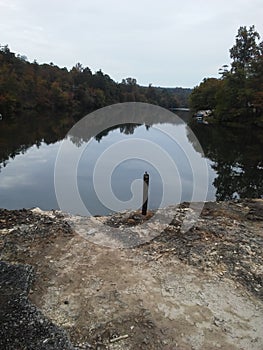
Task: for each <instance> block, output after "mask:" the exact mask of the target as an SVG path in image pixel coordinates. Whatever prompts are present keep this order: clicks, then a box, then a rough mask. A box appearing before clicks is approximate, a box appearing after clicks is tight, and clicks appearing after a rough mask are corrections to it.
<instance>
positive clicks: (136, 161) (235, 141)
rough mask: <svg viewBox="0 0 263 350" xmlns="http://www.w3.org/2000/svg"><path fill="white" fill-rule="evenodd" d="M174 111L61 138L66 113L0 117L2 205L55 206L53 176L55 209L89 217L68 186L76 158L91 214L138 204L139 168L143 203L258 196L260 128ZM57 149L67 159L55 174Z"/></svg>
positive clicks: (262, 179) (262, 173) (262, 172)
mask: <svg viewBox="0 0 263 350" xmlns="http://www.w3.org/2000/svg"><path fill="white" fill-rule="evenodd" d="M177 114H180V118H181V119H175V120H166V118H164V119H163V120H161V121H160V122H157V123H154V122H149V123H148V125H140V124H138V123H126V124H122V123H120V125H117V126H113V127H110V128H108V129H106V130H103V131H101V132H100V133H99V134H95V135H92V132H91V133H90V134H88V136H87V137H82V136H81V137H80V136H79V135H74V132H73V133H71V134H68V135H67V133H68V131H69V130H70V129H71V127H72V126H73V125H74V123H75V121H74V120H73V119H72V118H70V117H59V118H58V117H57V118H55V117H53V118H50V117H47V116H38V118H36V116H34V117H33V116H31V117H21V118H20V120H17V121H16V120H12V121H9V122H7V121H5V120H2V121H0V207H2V208H7V209H18V208H23V207H25V208H32V207H36V206H37V207H40V208H41V209H44V210H49V209H59V208H61V203H58V202H59V201H58V199H57V197H56V191H55V185H54V180H56V181H55V182H57V184H56V186H57V187H61V191H64V192H63V193H65V197H64V198H63V205H62V207H63V208H61V209H63V210H66V211H69V212H72V213H78V214H81V215H85V214H87V213H86V212H85V211H83V209H82V207H81V206H80V207H79V206H78V205H77V204H76V203H75V202H74V199H73V197H72V195H71V192H70V189H69V187H70V186H71V184H69V182H68V177H69V172H70V171H69V169H71V168H69V167H71V162H72V161H73V160H75V159H76V157H78V161H77V163H76V164H77V166H76V169H75V180H76V188H77V189H78V193H79V196H80V198H81V201H82V203H83V204H84V206H85V207H86V208H87V210H88V212H89V213H90V214H92V215H95V214H97V215H104V214H109V213H110V212H112V211H119V210H123V209H137V208H139V207H140V206H141V201H142V177H143V174H144V172H145V171H147V172H148V173H149V174H150V186H149V208H158V207H160V206H166V205H170V204H174V203H179V202H183V201H191V200H192V199H193V198H194V200H202V201H203V200H212V201H214V200H228V199H232V198H239V197H242V198H244V197H262V195H263V159H262V158H263V156H262V150H263V130H262V129H249V130H248V129H229V128H223V127H215V126H210V125H200V124H196V123H191V128H189V127H187V124H186V123H188V122H189V121H191V116H190V115H189V113H187V112H180V113H179V112H177ZM93 129H94V128H93ZM191 130H192V131H193V134H192V133H191ZM66 135H67V136H66ZM171 135H172V136H171ZM198 143H200V145H201V147H202V150H203V153H202V150H200V147H199V144H198ZM61 147H62V149H64V150H65V149H66V152H67V153H66V154H67V157H66V158H65V160H63V159H61V164H60V169H59V172H58V174H57V176H58V178H57V179H56V178H55V176H54V169H55V165H56V164H58V161H57V157H58V155H59V157H60V152H61ZM56 162H57V163H56ZM94 174H95V175H94ZM56 190H57V188H56ZM67 191H68V193H67ZM58 192H59V190H58ZM193 193H194V196H193ZM73 196H74V195H73Z"/></svg>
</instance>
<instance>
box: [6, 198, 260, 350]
mask: <svg viewBox="0 0 263 350" xmlns="http://www.w3.org/2000/svg"><path fill="white" fill-rule="evenodd" d="M182 210H188V209H187V205H185V206H183V205H182V206H181V207H180V208H174V211H175V212H174V220H173V222H171V224H170V225H169V227H168V228H167V229H166V230H165V231H164V232H162V233H161V234H160V235H159V236H157V237H155V238H153V239H152V240H150V241H149V242H145V243H144V244H140V245H138V246H133V247H131V248H123V247H118V248H116V247H114V246H112V247H109V246H103V245H99V244H96V243H94V242H96V240H94V239H92V237H91V239H90V237H88V239H87V238H85V236H84V235H83V234H78V233H77V232H76V230H74V225H73V229H72V226H71V225H69V224H68V222H69V221H70V219H69V218H67V217H66V218H65V217H63V216H62V215H61V214H60V213H58V212H47V213H44V212H40V211H38V210H33V211H27V210H24V211H7V210H1V212H0V214H1V215H0V237H1V241H0V248H1V260H2V261H4V262H6V263H7V264H8V266H9V267H10V266H11V267H12V266H16V267H19V268H20V269H21V266H22V267H23V266H27V267H30V268H31V266H32V267H33V268H32V271H31V270H30V271H27V273H28V275H27V276H32V281H31V280H29V279H28V281H27V284H26V286H25V287H23V286H22V287H21V286H20V284H19V277H17V276H16V278H15V280H16V287H15V288H16V289H15V288H14V287H12V286H13V285H12V284H10V283H11V282H10V283H9V279H10V276H12V274H13V275H14V271H12V272H10V274H9V275H8V276H9V277H8V278H6V277H5V279H3V278H2V279H1V280H0V286H1V289H0V291H2V296H4V295H7V294H8V293H9V294H8V295H9V297H8V298H7V299H5V298H2V299H1V300H2V304H1V302H0V304H1V305H0V306H2V307H3V303H4V301H5V304H4V305H5V307H4V313H2V315H1V313H0V317H2V320H1V321H3V322H2V329H1V330H0V333H1V338H0V345H1V342H2V348H3V349H112V350H113V349H116V350H117V349H119V350H126V349H127V350H135V349H167V350H168V349H180V350H190V349H195V350H201V349H202V350H206V349H207V350H208V349H209V350H210V349H227V350H228V349H229V350H231V349H233V350H234V349H239V350H240V349H244V350H262V349H263V332H262V330H263V289H262V287H263V283H262V282H263V264H262V262H263V255H262V250H263V245H262V243H263V201H262V200H247V201H234V202H222V203H206V205H205V207H204V209H203V212H202V215H201V217H200V218H199V219H198V221H197V222H196V223H195V225H194V227H193V228H191V229H190V230H189V231H188V232H185V233H182V232H181V231H180V225H179V224H180V218H181V214H182ZM135 214H136V213H135ZM135 214H134V213H129V214H128V216H127V213H126V215H124V214H116V215H115V216H112V217H111V223H112V225H113V226H115V227H124V226H129V228H131V229H132V227H135V226H137V232H138V227H139V225H140V224H141V221H142V220H143V219H142V218H141V217H140V215H139V214H138V213H137V214H136V216H134V215H135ZM71 220H72V218H71ZM83 220H84V219H83V218H82V219H81V222H82V221H83ZM94 220H98V222H100V223H101V222H103V224H105V223H106V222H107V221H108V220H109V218H89V219H88V218H85V225H84V228H85V229H84V231H85V230H86V229H87V227H93V226H94ZM136 220H137V221H136ZM73 221H74V220H73ZM75 223H76V221H75ZM107 223H108V224H109V222H107ZM92 225H93V226H92ZM100 238H101V237H100ZM92 240H93V241H92ZM7 268H8V267H6V266H5V269H3V270H2V272H3V273H4V272H5V271H7ZM0 275H1V274H0ZM18 276H20V280H21V281H22V276H23V272H19V273H18ZM30 278H31V277H30ZM17 281H18V282H17ZM8 283H9V284H8ZM12 283H14V282H12ZM10 285H11V287H10ZM7 286H8V288H9V289H8V290H7ZM10 288H11V289H12V290H11V289H10ZM17 288H18V289H19V288H20V289H19V291H18V292H17ZM23 288H24V289H26V292H23ZM14 290H15V291H16V293H14ZM12 293H13V294H14V295H15V297H14V296H13V295H12ZM23 293H24V299H25V298H26V301H25V302H26V308H28V307H29V306H28V305H30V307H33V308H34V310H33V311H32V312H31V311H30V312H31V313H38V316H37V321H36V320H35V319H34V320H33V321H31V327H33V328H34V327H35V328H37V327H40V324H42V326H41V327H42V328H43V323H44V324H46V328H43V329H42V328H41V332H39V333H36V335H35V337H39V339H38V340H34V341H35V343H34V344H36V345H34V346H35V347H33V346H31V347H30V342H29V340H30V337H29V338H28V339H25V336H24V335H23V334H20V333H19V331H17V330H16V332H15V333H12V327H13V328H14V329H16V321H15V318H14V317H13V318H11V316H10V315H11V313H12V312H11V309H12V305H13V304H14V303H15V302H17V295H21V294H23ZM27 295H28V296H27ZM6 300H8V301H6ZM7 304H8V305H7ZM19 305H20V306H19V307H20V308H25V305H24V304H23V305H22V304H19ZM21 305H22V306H21ZM32 305H33V306H32ZM39 319H40V320H42V323H41V322H40V321H39ZM7 320H9V321H10V322H9V323H8V321H7ZM21 320H22V321H20V323H21V324H23V327H24V331H23V332H24V334H26V333H25V332H26V331H27V329H28V327H29V326H30V324H29V323H30V322H29V321H28V320H29V317H28V315H27V314H26V316H24V318H23V317H22V318H21ZM34 325H35V326H34ZM4 327H6V328H5V329H4ZM48 327H53V328H52V331H49V332H47V333H45V330H46V329H47V328H48ZM54 327H55V328H54ZM18 329H19V327H18ZM7 334H8V337H7ZM56 338H57V339H62V340H60V341H59V342H58V343H55V340H54V339H56ZM51 340H52V341H51ZM31 341H32V340H31ZM56 344H57V345H56ZM2 348H1V349H2Z"/></svg>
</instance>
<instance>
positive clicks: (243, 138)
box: [188, 124, 263, 200]
mask: <svg viewBox="0 0 263 350" xmlns="http://www.w3.org/2000/svg"><path fill="white" fill-rule="evenodd" d="M191 129H192V131H193V132H194V134H195V136H196V137H197V139H198V140H199V142H200V144H201V146H202V148H203V151H204V155H205V157H207V158H209V159H210V160H211V161H212V162H213V165H212V168H213V169H214V170H215V171H216V173H217V174H218V176H217V178H216V179H215V180H214V183H213V185H214V186H215V187H216V199H217V200H228V199H232V198H235V197H238V196H240V197H241V198H246V197H247V198H249V197H250V198H252V197H253V198H260V197H262V196H263V156H262V149H263V130H262V129H252V128H251V129H237V128H235V129H232V128H231V129H230V128H224V127H218V126H206V125H200V124H194V125H191ZM188 137H189V140H190V141H191V142H192V140H191V136H190V134H189V135H188ZM192 144H193V146H194V147H195V148H196V145H195V144H194V143H193V142H192Z"/></svg>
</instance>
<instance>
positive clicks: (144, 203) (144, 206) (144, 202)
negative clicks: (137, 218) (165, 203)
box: [142, 171, 149, 215]
mask: <svg viewBox="0 0 263 350" xmlns="http://www.w3.org/2000/svg"><path fill="white" fill-rule="evenodd" d="M148 189H149V174H148V173H147V171H145V173H144V175H143V200H142V215H146V214H147V206H148Z"/></svg>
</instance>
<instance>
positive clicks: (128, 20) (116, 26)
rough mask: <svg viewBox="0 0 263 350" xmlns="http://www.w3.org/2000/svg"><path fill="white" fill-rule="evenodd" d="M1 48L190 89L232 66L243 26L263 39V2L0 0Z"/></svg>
mask: <svg viewBox="0 0 263 350" xmlns="http://www.w3.org/2000/svg"><path fill="white" fill-rule="evenodd" d="M0 14H1V18H0V44H1V45H5V44H8V46H9V47H10V49H11V51H13V52H15V53H19V54H21V55H26V56H27V58H28V60H29V61H33V60H34V59H36V60H37V62H39V63H44V62H45V63H50V62H53V63H54V64H56V65H58V66H60V67H68V68H71V67H72V66H73V65H75V64H76V63H77V62H80V63H82V64H83V65H84V66H85V67H89V68H90V69H91V70H92V71H93V72H94V71H97V70H99V69H102V71H103V72H105V73H107V74H109V75H110V76H111V77H112V78H113V79H114V80H115V81H121V79H122V78H126V77H133V78H136V79H137V81H138V83H139V84H141V85H148V84H149V83H152V84H153V85H157V86H171V87H174V86H182V87H193V86H195V85H198V84H199V83H200V82H201V81H202V80H203V78H204V77H211V76H217V72H218V69H219V68H220V67H221V66H222V65H223V64H227V63H229V49H230V48H231V47H232V46H233V44H234V42H235V36H236V34H237V30H238V28H239V27H240V26H245V25H246V26H250V25H252V24H254V25H255V26H256V30H257V31H258V32H259V33H260V35H261V36H262V39H263V0H183V1H177V0H162V1H161V0H132V1H127V0H93V1H90V0H75V1H69V0H43V1H42V0H0Z"/></svg>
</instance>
